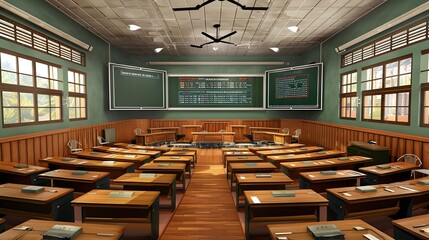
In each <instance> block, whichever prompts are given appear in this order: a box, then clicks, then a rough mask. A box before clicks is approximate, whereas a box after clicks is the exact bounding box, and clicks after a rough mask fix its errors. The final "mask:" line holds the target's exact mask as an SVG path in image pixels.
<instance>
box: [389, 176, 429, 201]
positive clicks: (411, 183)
mask: <svg viewBox="0 0 429 240" xmlns="http://www.w3.org/2000/svg"><path fill="white" fill-rule="evenodd" d="M420 180H429V176H428V177H423V178H417V179H412V180H408V181H403V182H395V183H390V184H389V186H405V187H408V188H412V189H415V190H417V191H419V192H420V193H421V194H419V195H418V196H414V197H413V209H418V208H425V207H428V206H429V185H424V184H420V183H418V181H420Z"/></svg>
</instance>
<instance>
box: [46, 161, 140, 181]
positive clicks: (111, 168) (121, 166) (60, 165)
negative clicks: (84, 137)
mask: <svg viewBox="0 0 429 240" xmlns="http://www.w3.org/2000/svg"><path fill="white" fill-rule="evenodd" d="M39 161H40V162H43V163H47V164H48V165H49V168H50V169H51V170H55V169H74V170H88V171H96V172H108V173H109V174H110V177H111V178H117V177H119V176H121V175H122V174H124V173H127V172H134V169H135V167H134V164H133V163H130V162H117V161H98V160H88V159H78V158H69V157H47V158H43V159H40V160H39Z"/></svg>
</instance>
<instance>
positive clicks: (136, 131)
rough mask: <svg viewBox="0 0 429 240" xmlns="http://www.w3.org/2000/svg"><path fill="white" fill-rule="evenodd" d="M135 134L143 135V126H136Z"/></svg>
mask: <svg viewBox="0 0 429 240" xmlns="http://www.w3.org/2000/svg"><path fill="white" fill-rule="evenodd" d="M134 134H136V135H142V134H143V130H142V129H141V128H136V129H134Z"/></svg>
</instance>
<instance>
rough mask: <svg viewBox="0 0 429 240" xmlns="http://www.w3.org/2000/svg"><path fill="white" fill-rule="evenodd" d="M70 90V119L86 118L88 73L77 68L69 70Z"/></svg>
mask: <svg viewBox="0 0 429 240" xmlns="http://www.w3.org/2000/svg"><path fill="white" fill-rule="evenodd" d="M68 90H69V98H68V107H69V119H73V120H80V119H86V109H87V107H86V75H85V74H84V73H81V72H78V71H75V70H69V71H68Z"/></svg>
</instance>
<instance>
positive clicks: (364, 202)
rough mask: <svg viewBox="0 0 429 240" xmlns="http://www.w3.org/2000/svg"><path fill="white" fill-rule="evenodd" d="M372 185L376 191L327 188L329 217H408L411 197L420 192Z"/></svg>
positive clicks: (337, 218)
mask: <svg viewBox="0 0 429 240" xmlns="http://www.w3.org/2000/svg"><path fill="white" fill-rule="evenodd" d="M373 186H374V187H376V188H377V191H376V192H359V191H356V190H355V187H343V188H329V189H327V190H326V192H327V197H328V199H329V208H330V210H331V212H332V213H333V216H330V219H331V220H341V219H344V218H356V217H362V216H364V217H368V216H370V217H371V216H390V215H395V217H398V218H404V217H410V216H411V210H412V198H413V197H414V196H419V195H420V194H421V193H420V192H419V191H417V190H414V191H410V190H407V189H402V188H399V187H397V186H390V187H388V189H391V190H393V191H394V192H389V191H385V190H384V185H373ZM410 188H411V187H410ZM345 194H349V195H350V196H346V195H345Z"/></svg>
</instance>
